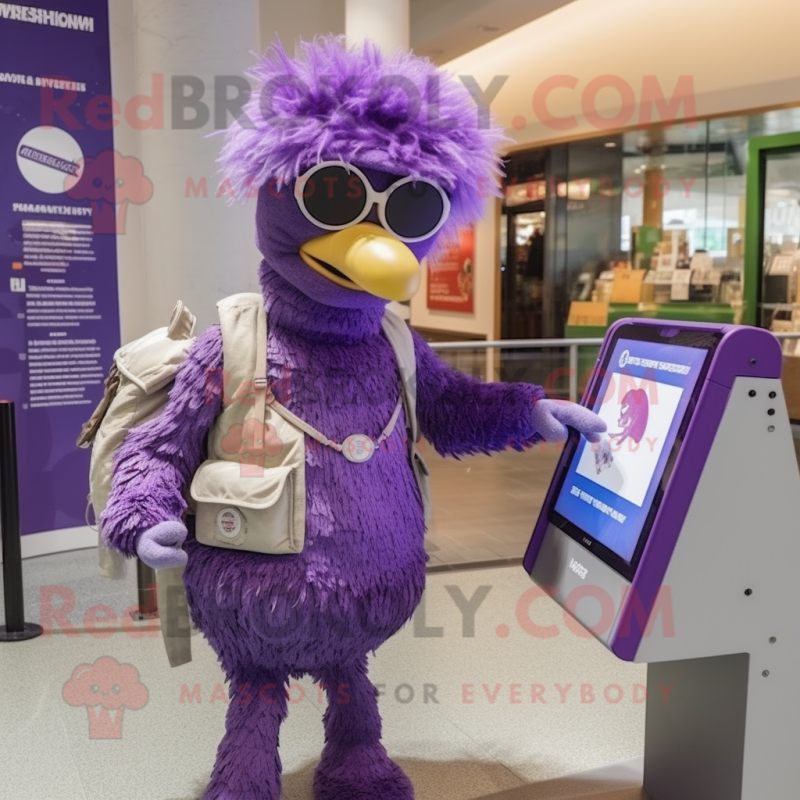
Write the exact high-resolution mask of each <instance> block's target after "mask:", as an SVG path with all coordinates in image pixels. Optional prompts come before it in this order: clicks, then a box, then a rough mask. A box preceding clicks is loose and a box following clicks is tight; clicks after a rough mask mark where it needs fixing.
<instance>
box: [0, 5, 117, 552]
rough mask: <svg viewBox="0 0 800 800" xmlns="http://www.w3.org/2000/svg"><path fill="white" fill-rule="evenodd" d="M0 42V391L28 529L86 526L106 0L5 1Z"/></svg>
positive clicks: (107, 131)
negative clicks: (12, 434)
mask: <svg viewBox="0 0 800 800" xmlns="http://www.w3.org/2000/svg"><path fill="white" fill-rule="evenodd" d="M0 42H1V43H2V44H1V45H0V231H1V232H2V242H1V243H0V397H3V398H6V399H11V400H13V401H15V403H16V410H17V440H18V441H17V447H18V453H19V484H20V502H21V514H22V533H23V535H27V534H35V533H40V532H45V531H48V532H50V531H62V532H63V533H64V534H66V532H67V529H73V528H83V527H84V526H85V521H84V520H85V508H86V496H87V493H88V472H89V451H86V450H79V449H78V448H77V447H76V445H75V440H76V438H77V436H78V433H79V432H80V429H81V425H82V424H83V422H84V421H85V420H86V419H87V418H88V417H89V416H90V415H91V412H92V410H93V409H94V407H95V405H96V404H97V403H98V402H99V400H100V398H101V397H102V394H103V379H104V375H105V372H106V370H107V369H108V367H109V365H110V364H111V361H112V358H113V355H114V351H115V350H116V349H117V347H118V346H119V301H118V295H117V256H116V235H115V234H116V227H115V214H116V211H115V209H116V207H117V203H116V198H115V188H117V187H116V186H115V180H116V178H115V173H114V166H115V160H116V159H115V153H114V142H113V134H112V125H111V115H110V113H109V112H110V111H111V110H112V100H111V67H110V53H109V32H108V3H107V0H46V1H45V2H41V3H39V4H38V5H36V6H32V5H26V6H22V5H16V4H12V3H0ZM84 530H85V529H84ZM68 546H69V545H68V544H67V545H66V547H59V546H55V547H50V548H48V549H67V548H68Z"/></svg>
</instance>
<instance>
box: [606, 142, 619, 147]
mask: <svg viewBox="0 0 800 800" xmlns="http://www.w3.org/2000/svg"><path fill="white" fill-rule="evenodd" d="M616 146H617V143H616V142H606V143H605V145H604V147H616Z"/></svg>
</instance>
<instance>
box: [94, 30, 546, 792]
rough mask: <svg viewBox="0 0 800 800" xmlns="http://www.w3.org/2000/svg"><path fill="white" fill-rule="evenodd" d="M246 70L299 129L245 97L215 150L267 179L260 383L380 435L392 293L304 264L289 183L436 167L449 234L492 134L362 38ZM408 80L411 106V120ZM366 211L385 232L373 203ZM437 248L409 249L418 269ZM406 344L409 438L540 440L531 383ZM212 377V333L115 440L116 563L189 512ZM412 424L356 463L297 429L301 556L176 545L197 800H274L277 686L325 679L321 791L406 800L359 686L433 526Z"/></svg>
mask: <svg viewBox="0 0 800 800" xmlns="http://www.w3.org/2000/svg"><path fill="white" fill-rule="evenodd" d="M255 75H256V77H258V78H260V79H262V80H263V81H264V82H266V83H270V82H271V84H272V87H273V89H274V93H273V95H272V97H271V101H272V103H273V105H272V110H273V111H274V112H275V114H276V115H277V116H278V117H281V116H282V117H286V118H292V119H293V120H294V121H295V122H298V121H299V123H300V124H292V125H284V124H275V119H274V117H272V118H269V119H266V118H261V117H260V116H259V114H258V113H257V112H258V111H259V109H261V108H263V106H261V105H260V104H261V103H262V101H263V97H262V96H261V95H258V94H256V93H254V95H253V98H254V99H253V101H252V102H251V103H250V104H249V105H248V107H247V109H246V112H247V113H248V115H249V116H250V119H251V120H252V121H253V122H254V123H255V124H254V126H234V127H233V128H232V131H231V132H230V133H229V136H228V141H227V144H226V147H225V150H224V151H223V160H224V167H225V171H226V174H227V175H228V176H229V177H230V178H231V180H232V182H233V184H234V186H235V188H236V191H237V193H238V194H239V195H241V193H242V191H244V190H246V188H247V187H250V186H253V185H255V186H259V187H260V190H259V199H258V209H257V212H256V225H257V242H258V246H259V249H260V250H261V252H262V254H263V255H264V261H263V262H262V265H261V271H260V278H261V284H262V288H263V293H264V299H265V303H266V306H267V311H268V314H267V316H268V362H269V377H270V380H271V382H272V384H273V387H274V391H275V394H276V396H277V397H278V399H279V400H280V401H281V402H282V403H283V404H284V405H286V406H287V407H288V408H289V409H291V410H292V411H293V412H294V413H295V414H297V415H298V416H299V417H300V418H302V419H303V420H305V421H306V422H308V423H309V424H311V425H312V426H314V427H316V428H317V429H319V430H320V431H322V432H324V434H325V435H327V436H328V437H330V438H332V439H334V440H336V441H339V442H341V441H343V439H344V438H345V437H346V436H348V435H350V434H355V433H363V434H367V435H369V436H370V437H372V438H373V439H377V437H378V436H379V434H380V433H381V431H382V430H383V428H384V426H385V425H386V423H387V422H388V421H389V419H390V418H391V416H392V412H393V410H394V408H395V405H396V403H397V400H398V396H399V394H400V383H399V381H400V377H399V371H398V367H397V363H396V359H395V355H394V352H393V350H392V348H391V346H390V345H389V342H388V341H387V340H386V339H385V338H384V336H383V334H382V332H381V319H382V316H383V313H384V307H385V304H386V301H385V300H381V299H380V298H378V297H375V296H372V295H370V294H368V293H366V292H364V291H358V290H357V287H355V285H354V286H353V288H350V287H347V286H342V285H337V284H336V282H334V281H331V280H329V279H328V277H326V276H325V274H323V273H324V270H323V272H322V273H321V272H320V271H316V270H312V269H311V268H309V267H308V266H306V264H305V263H304V262H303V260H302V258H301V257H300V255H299V249H300V247H301V246H302V245H303V244H304V243H306V242H309V241H311V240H312V239H314V238H315V237H318V236H320V234H321V233H324V231H322V230H321V229H320V228H317V227H316V226H315V225H314V224H313V223H311V222H310V221H309V220H308V219H306V218H305V217H304V216H303V215H302V213H301V212H300V210H299V208H298V206H297V203H296V202H295V201H294V198H293V197H292V194H291V191H280V189H281V186H283V187H284V188H285V187H286V184H287V183H289V184H290V183H291V181H292V179H293V178H294V177H296V176H297V175H298V174H299V173H300V172H301V170H303V169H305V168H307V167H308V166H309V165H311V164H313V163H317V162H319V161H321V160H324V159H345V160H348V161H350V162H351V163H354V164H355V165H356V166H359V167H361V168H362V169H363V170H364V171H365V172H366V174H367V177H368V180H369V182H370V183H371V184H372V186H373V187H374V188H375V189H376V190H378V191H381V190H382V189H385V188H386V187H388V186H389V185H391V184H392V183H393V182H394V181H395V180H396V179H397V178H398V177H401V176H403V175H412V176H414V177H429V178H433V179H436V180H439V181H440V182H441V183H442V184H443V185H444V186H445V188H446V189H447V191H448V192H449V194H450V197H451V202H452V213H451V217H450V219H449V220H448V221H447V223H446V225H445V227H444V228H443V229H442V232H441V233H440V235H441V234H442V233H443V234H445V235H447V234H448V233H452V232H453V231H454V230H455V229H456V228H457V226H458V225H460V224H465V223H468V222H472V221H474V220H475V219H477V218H478V217H479V216H480V214H481V212H482V208H483V204H484V199H485V196H486V195H487V194H490V193H494V192H496V188H494V187H492V185H491V179H492V178H493V176H494V175H496V173H497V168H498V163H497V158H496V154H495V149H494V148H495V145H496V143H497V142H498V140H499V138H500V134H499V131H498V130H497V129H496V128H494V127H489V126H480V125H476V123H477V122H478V121H479V120H480V118H481V117H480V114H479V112H478V109H477V108H476V107H475V105H474V103H473V101H472V99H471V98H470V97H469V94H468V93H467V92H466V90H465V89H464V87H463V86H461V85H459V84H458V83H457V82H456V81H454V80H452V79H447V78H445V77H443V76H440V75H439V73H437V71H436V69H435V67H434V66H433V65H432V64H431V63H430V62H426V61H424V60H421V59H417V58H415V57H413V56H411V55H408V54H399V55H397V56H395V57H393V58H391V59H386V58H384V57H382V56H381V55H380V53H379V52H378V51H377V50H376V49H375V48H372V47H366V48H364V49H363V50H354V51H346V50H345V49H344V48H343V47H342V45H341V43H340V42H338V41H337V40H335V39H328V40H321V41H319V42H316V43H314V44H312V45H306V46H305V49H304V57H303V59H300V60H291V59H289V58H288V57H287V56H286V55H285V53H283V51H282V50H280V49H276V50H273V51H272V52H271V53H270V54H268V56H267V57H265V58H264V59H263V60H262V62H261V63H260V64H259V67H258V68H257V70H256V73H255ZM398 76H399V77H398ZM440 79H441V80H440ZM275 81H277V84H276V83H275ZM398 81H399V82H398ZM434 84H436V86H435V87H434V88H432V87H433V85H434ZM276 85H278V88H277V89H275V86H276ZM409 85H410V86H411V87H412V89H414V91H412V92H410V93H409V91H408V87H409ZM404 87H405V88H404ZM415 87H416V88H415ZM434 90H435V91H434ZM415 92H416V93H417V94H418V95H419V98H420V99H421V98H423V97H425V103H422V102H421V100H420V105H419V107H418V108H416V110H415V109H414V105H415V102H414V97H413V95H414V93H415ZM267 106H269V103H267ZM420 111H422V112H423V113H419V112H420ZM367 221H369V222H372V223H373V224H379V220H378V218H377V215H376V212H375V210H374V209H373V210H372V212H371V214H370V216H369V217H368V218H367ZM436 240H437V237H431V238H429V239H427V240H425V241H420V242H415V243H413V244H411V245H410V249H411V250H412V251H413V253H414V255H416V257H417V258H420V259H421V258H422V257H423V256H424V255H425V253H426V252H427V251H428V250H429V249H430V248H431V247H432V246H433V245H434V244H435V243H436ZM415 356H416V362H417V389H418V395H417V415H418V420H419V424H420V428H421V430H422V433H423V434H424V435H425V437H426V438H427V439H428V441H429V442H431V443H432V444H433V446H434V447H435V448H436V449H437V450H438V451H439V452H440V453H443V454H447V455H460V454H467V453H474V452H492V451H498V450H503V449H505V448H507V447H508V446H512V447H516V448H518V449H521V448H523V447H526V446H528V445H530V444H533V443H535V442H536V441H538V439H539V435H538V434H537V433H536V432H535V431H534V418H535V415H534V413H533V412H534V407H535V404H536V401H537V400H539V399H540V398H541V397H542V396H543V392H542V390H541V389H540V388H539V387H535V386H531V385H527V384H485V383H481V382H479V381H477V380H475V379H472V378H469V377H466V376H464V375H462V374H461V373H459V372H456V371H454V370H452V369H450V368H449V367H447V366H446V365H445V364H443V363H442V362H441V361H440V360H439V359H437V358H436V356H435V355H434V353H433V352H432V351H431V350H430V348H429V347H428V346H427V345H426V344H425V343H424V341H422V339H421V338H419V337H418V336H415ZM222 367H223V364H222V347H221V336H220V331H219V327H214V328H211V329H210V330H208V331H206V332H205V333H204V334H203V335H202V336H201V337H199V339H198V341H197V343H196V345H195V346H194V348H193V349H192V351H191V353H190V355H189V358H188V360H187V361H186V362H185V364H184V365H183V367H182V368H181V369H180V371H179V373H178V376H177V379H176V382H175V386H174V388H173V390H172V392H171V393H170V400H169V403H168V405H167V408H166V409H165V411H164V412H163V414H162V415H161V416H159V417H158V418H156V419H155V420H153V421H151V422H149V423H147V424H145V425H142V426H141V427H139V428H136V429H134V430H132V431H131V432H130V434H129V435H128V436H127V438H126V440H125V443H124V445H123V446H122V448H121V450H120V452H119V454H118V457H117V461H116V462H115V469H114V482H113V488H112V494H111V498H110V500H109V504H108V506H107V508H106V510H105V512H104V514H103V515H102V518H101V525H102V529H103V535H104V538H105V540H106V542H107V543H108V544H110V545H112V546H114V547H116V548H118V549H119V550H121V551H122V552H124V553H126V554H127V555H130V556H132V555H135V554H136V553H137V546H138V543H140V542H142V541H147V542H148V547H149V548H150V549H147V552H148V553H150V554H151V556H152V558H153V560H157V559H158V558H159V557H160V556H159V553H160V552H163V551H164V550H165V548H163V547H160V544H159V543H158V542H154V541H153V540H152V538H151V539H148V538H147V537H148V535H152V533H153V531H152V529H153V528H154V527H155V526H157V525H159V523H164V522H166V521H178V520H181V519H182V518H183V516H184V514H185V511H186V502H185V500H184V495H185V492H186V487H187V486H188V483H189V481H190V479H191V477H192V475H193V473H194V472H195V470H196V469H197V467H198V466H199V465H200V463H201V462H202V461H203V459H204V458H205V441H206V437H207V434H208V431H209V429H210V428H211V426H212V425H213V423H214V420H215V418H216V417H217V415H218V414H219V411H220V408H221V398H220V394H221V392H220V391H219V387H218V386H216V387H215V385H214V382H213V375H214V374H215V373H218V372H219V371H220V370H221V368H222ZM233 388H235V387H233ZM406 436H407V434H406V428H405V421H404V419H403V416H402V415H401V417H400V419H399V420H398V423H397V425H396V427H395V429H394V431H393V432H392V434H391V436H389V438H388V439H387V440H386V441H385V442H384V443H383V445H382V446H381V448H380V450H379V451H378V452H376V453H375V454H374V455H373V457H372V459H371V460H369V461H368V462H366V463H362V464H353V463H350V462H349V461H347V460H346V459H345V458H344V457H343V456H342V455H341V454H340V453H338V452H336V451H335V450H333V449H326V448H322V447H321V446H319V445H317V444H316V442H315V441H313V440H311V439H309V438H308V437H307V438H306V444H307V450H306V495H307V523H306V545H305V549H304V550H303V552H301V553H299V554H297V555H288V556H287V555H284V556H265V555H258V554H254V553H245V552H234V551H230V550H225V549H220V548H215V547H207V546H204V545H201V544H199V543H198V542H197V541H196V540H195V539H194V538H193V537H191V536H190V537H189V539H188V540H187V541H186V544H185V546H184V548H185V550H186V552H187V554H188V564H187V566H186V570H185V573H184V582H185V585H186V589H187V594H188V598H189V605H190V610H191V613H192V618H193V620H194V622H195V624H196V625H197V626H198V628H200V630H202V632H203V633H204V634H205V636H206V638H207V639H208V641H209V643H210V644H211V646H212V647H213V648H214V650H215V651H216V653H217V654H218V656H219V658H220V662H221V664H222V666H223V668H224V670H225V672H226V674H227V676H228V678H229V680H230V684H231V686H230V695H231V702H230V704H229V706H228V712H227V713H228V717H227V721H226V734H225V736H224V738H223V740H222V742H221V743H220V745H219V749H218V752H217V761H216V764H215V767H214V773H213V776H212V779H211V783H210V784H209V786H208V788H207V790H206V794H205V797H206V800H234V799H235V800H278V798H279V796H280V758H279V755H278V731H279V728H280V723H281V721H282V720H283V718H284V717H285V715H286V708H287V706H286V696H285V692H284V691H283V687H284V684H285V683H286V681H287V680H288V679H289V677H290V676H299V675H302V674H310V675H312V676H313V677H314V678H315V679H316V680H317V681H318V682H319V683H321V684H324V685H325V686H326V687H327V691H328V696H329V706H328V710H327V712H326V714H325V718H324V723H325V734H326V746H325V750H324V752H323V754H322V759H321V762H320V765H319V767H318V769H317V772H316V776H315V796H316V798H317V800H410V799H411V798H413V789H412V787H411V784H410V782H409V781H408V778H407V777H406V776H405V775H404V774H403V772H402V770H400V768H399V767H398V766H397V765H396V764H394V762H392V761H391V760H390V759H389V757H388V756H387V754H386V751H385V750H384V748H383V745H382V744H381V741H380V739H381V720H380V715H379V713H378V706H377V693H376V691H375V688H374V687H373V686H372V684H371V683H370V681H369V679H368V677H367V655H368V654H369V653H370V652H371V651H373V650H375V649H376V648H377V647H379V646H380V645H381V644H382V643H383V642H384V641H386V639H388V638H389V637H390V636H391V635H392V634H393V633H395V632H396V631H397V630H398V629H399V628H400V627H401V626H402V625H403V624H404V623H405V622H407V621H408V619H409V618H410V617H411V615H412V613H413V611H414V609H415V608H416V606H417V603H418V602H419V600H420V596H421V594H422V591H423V588H424V583H425V562H426V560H427V557H426V554H425V548H424V534H425V523H424V519H423V509H422V503H421V499H420V494H419V489H418V487H417V484H416V482H415V480H414V477H413V472H412V469H411V466H410V464H409V461H408V453H407V447H406ZM175 528H177V529H178V530H179V532H180V530H181V529H180V526H179V525H173V531H174V529H175ZM176 541H179V540H172V541H169V542H167V543H168V544H174V543H175V542H176ZM138 552H139V553H140V554H142V553H143V552H145V551H143V550H139V551H138ZM167 552H168V555H174V553H171V554H170V553H169V551H167ZM149 557H150V556H149ZM344 698H346V699H344Z"/></svg>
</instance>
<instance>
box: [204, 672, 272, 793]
mask: <svg viewBox="0 0 800 800" xmlns="http://www.w3.org/2000/svg"><path fill="white" fill-rule="evenodd" d="M286 710H287V698H286V676H284V675H274V674H271V673H269V672H265V671H261V670H254V671H241V672H238V671H235V672H234V673H233V674H232V675H231V688H230V702H229V704H228V714H227V717H226V719H225V736H224V737H223V738H222V741H221V742H220V743H219V747H218V748H217V760H216V763H215V765H214V772H213V774H212V776H211V782H210V783H209V785H208V788H207V789H206V793H205V794H204V795H203V800H279V798H280V795H281V761H280V757H279V756H278V732H279V729H280V726H281V723H282V722H283V720H284V719H285V718H286Z"/></svg>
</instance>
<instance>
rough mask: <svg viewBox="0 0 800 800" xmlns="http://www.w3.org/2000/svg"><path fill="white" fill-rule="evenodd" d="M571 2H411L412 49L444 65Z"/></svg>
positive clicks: (507, 0)
mask: <svg viewBox="0 0 800 800" xmlns="http://www.w3.org/2000/svg"><path fill="white" fill-rule="evenodd" d="M572 1H573V0H410V12H411V29H410V40H411V47H412V48H413V50H414V52H415V53H417V55H421V56H427V57H428V58H430V59H431V60H432V61H434V62H435V63H437V64H444V63H445V62H447V61H450V60H451V59H453V58H456V57H458V56H460V55H463V54H464V53H467V52H469V51H470V50H474V49H475V48H476V47H480V46H481V45H483V44H486V43H487V42H491V41H492V40H493V39H496V38H497V37H498V36H502V35H503V34H505V33H508V32H509V31H512V30H514V29H515V28H519V27H520V26H521V25H525V24H526V23H528V22H532V21H533V20H535V19H538V18H539V17H543V16H544V15H545V14H549V13H550V12H551V11H555V10H556V9H557V8H561V7H562V6H566V5H569V3H570V2H572Z"/></svg>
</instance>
